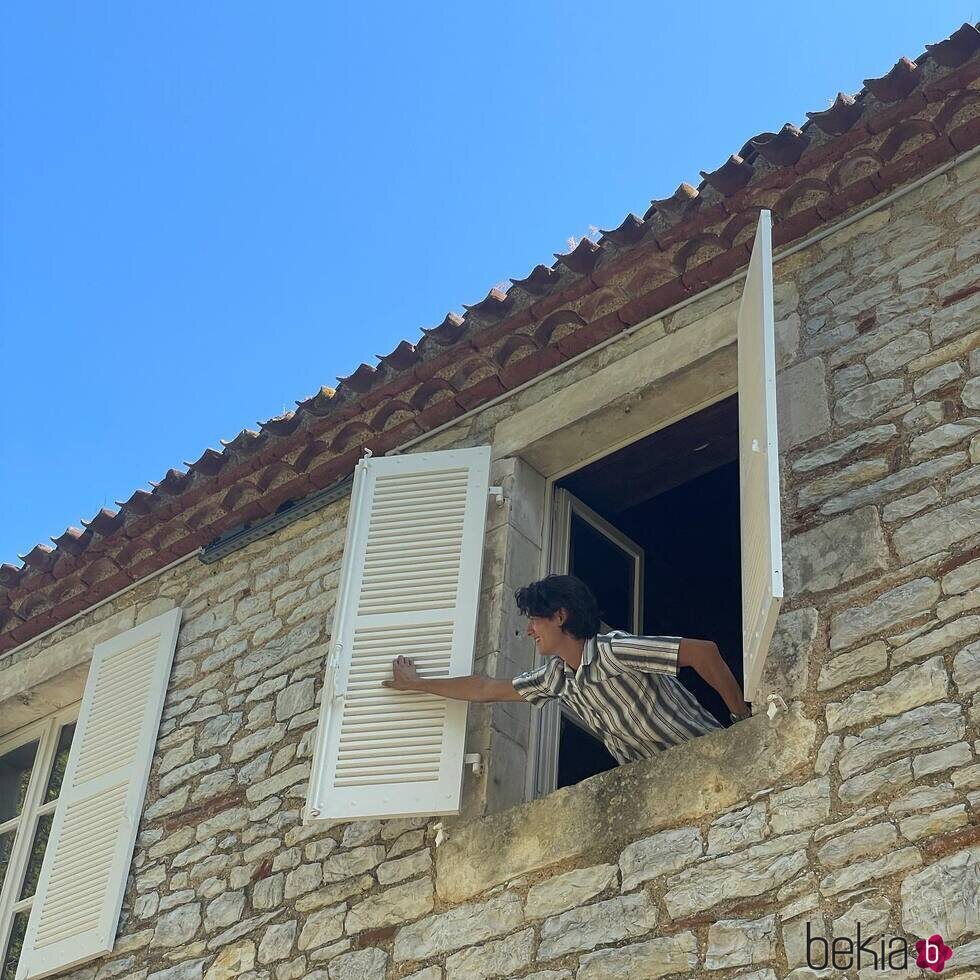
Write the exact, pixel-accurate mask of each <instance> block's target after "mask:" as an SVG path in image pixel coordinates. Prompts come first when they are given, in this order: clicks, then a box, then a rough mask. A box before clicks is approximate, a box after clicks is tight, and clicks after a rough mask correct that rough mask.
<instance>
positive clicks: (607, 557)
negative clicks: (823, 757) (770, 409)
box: [537, 395, 743, 792]
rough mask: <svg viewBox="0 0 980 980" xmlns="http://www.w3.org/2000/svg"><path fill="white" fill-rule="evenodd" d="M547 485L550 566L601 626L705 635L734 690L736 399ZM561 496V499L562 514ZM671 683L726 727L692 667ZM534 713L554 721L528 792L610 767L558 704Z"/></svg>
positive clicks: (738, 670) (737, 663)
mask: <svg viewBox="0 0 980 980" xmlns="http://www.w3.org/2000/svg"><path fill="white" fill-rule="evenodd" d="M555 490H556V506H555V507H554V508H553V511H554V525H553V530H552V538H553V544H554V547H553V548H552V570H553V571H567V572H569V573H571V574H573V575H577V576H578V577H579V578H581V579H583V580H584V581H585V582H586V583H587V584H588V585H589V586H590V588H591V589H592V590H593V592H594V593H595V594H596V598H597V599H598V602H599V610H600V616H601V617H602V620H603V628H604V629H605V628H613V629H626V630H628V631H630V632H637V633H642V634H645V635H669V636H688V637H694V638H697V639H706V640H714V642H715V643H717V644H718V647H719V650H720V651H721V655H722V657H723V658H724V659H725V661H726V662H727V664H728V666H729V667H730V668H731V670H732V673H733V674H734V675H735V678H736V680H737V681H738V682H739V683H740V684H741V683H742V673H743V667H742V631H741V568H740V559H741V554H740V552H741V542H740V533H739V478H738V401H737V396H736V395H731V396H730V397H728V398H725V399H723V400H722V401H720V402H716V403H715V404H714V405H711V406H709V407H707V408H705V409H703V410H702V411H700V412H696V413H694V414H692V415H689V416H687V417H686V418H684V419H681V420H680V421H678V422H676V423H674V424H673V425H670V426H667V427H666V428H664V429H661V430H658V431H657V432H654V433H652V434H651V435H649V436H646V437H645V438H643V439H640V440H638V441H637V442H634V443H632V444H630V445H629V446H626V447H625V448H623V449H620V450H618V451H616V452H614V453H611V454H610V455H608V456H605V457H602V458H601V459H599V460H596V461H595V462H593V463H590V464H589V465H587V466H585V467H583V468H582V469H580V470H576V471H575V472H574V473H571V474H569V475H567V476H565V477H563V478H562V479H561V480H559V481H557V482H556V484H555ZM562 491H564V492H565V494H566V495H568V496H569V497H570V498H571V500H572V504H571V507H570V511H571V513H570V515H567V516H566V515H564V514H563V510H564V509H565V508H563V506H561V504H560V503H559V500H560V498H561V496H562V494H561V492H562ZM562 522H564V526H563V527H559V526H558V525H559V524H561V523H562ZM637 578H638V579H639V588H637V587H636V586H637ZM680 680H681V682H682V683H683V684H684V685H685V686H686V687H687V688H688V689H689V690H691V691H692V692H693V693H694V695H695V697H697V699H698V700H699V701H700V702H701V704H702V705H703V706H704V707H705V708H707V709H708V710H709V711H710V712H711V713H712V714H713V715H714V716H715V717H716V718H717V719H718V720H719V722H721V723H722V724H728V717H729V716H728V711H727V709H726V707H725V704H724V702H723V701H722V699H721V697H720V696H719V695H718V694H717V693H716V692H715V691H714V690H712V689H711V687H710V686H708V685H707V684H706V683H705V682H704V681H702V680H701V678H700V677H699V676H698V675H697V674H696V673H695V672H694V671H693V670H690V669H684V670H682V671H681V674H680ZM542 710H543V711H544V712H547V711H549V710H551V711H553V712H559V711H560V717H559V716H556V718H555V720H554V721H552V722H551V728H550V731H549V725H548V722H547V720H546V719H544V718H542V722H541V723H542V729H541V732H542V737H541V740H542V751H541V752H540V753H539V763H538V764H539V773H538V780H537V784H538V785H537V789H538V792H549V791H550V790H551V789H552V788H558V787H561V786H567V785H571V784H573V783H576V782H579V781H581V780H582V779H585V778H587V777H588V776H591V775H595V774H596V773H599V772H603V771H605V770H606V769H609V768H612V766H613V765H614V764H615V763H614V760H612V757H611V756H610V755H609V753H608V752H606V750H605V747H604V746H603V745H602V744H601V742H599V740H598V739H597V738H595V737H594V736H593V735H591V734H590V733H589V732H588V730H587V729H586V728H585V727H584V726H583V725H582V723H581V721H580V720H579V719H576V718H574V716H572V715H571V713H570V712H568V711H567V709H565V708H564V707H563V706H561V707H559V706H558V705H555V706H554V707H552V706H551V705H548V706H546V707H545V708H544V709H542ZM549 752H550V753H553V754H555V755H556V756H557V758H556V759H555V758H549ZM549 766H550V773H549V772H548V767H549ZM551 774H553V775H551ZM549 783H550V785H549Z"/></svg>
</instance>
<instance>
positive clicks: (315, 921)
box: [296, 902, 347, 950]
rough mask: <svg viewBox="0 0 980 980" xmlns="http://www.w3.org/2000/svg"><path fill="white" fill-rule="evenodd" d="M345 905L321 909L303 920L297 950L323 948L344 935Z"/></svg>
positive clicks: (342, 903) (344, 903)
mask: <svg viewBox="0 0 980 980" xmlns="http://www.w3.org/2000/svg"><path fill="white" fill-rule="evenodd" d="M346 912H347V903H346V902H341V903H340V904H339V905H333V906H331V907H330V908H326V909H321V910H320V911H319V912H313V913H312V914H311V915H308V916H305V917H304V918H303V928H302V930H301V931H300V934H299V941H298V942H297V944H296V948H297V949H302V950H307V949H316V948H317V947H319V946H325V945H326V944H327V943H330V942H333V941H334V940H335V939H339V938H340V937H341V936H342V935H343V934H344V915H345V914H346Z"/></svg>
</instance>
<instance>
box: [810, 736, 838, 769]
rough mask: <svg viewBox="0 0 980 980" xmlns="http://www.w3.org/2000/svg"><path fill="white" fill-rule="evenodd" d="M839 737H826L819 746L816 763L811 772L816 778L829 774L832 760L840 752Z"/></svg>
mask: <svg viewBox="0 0 980 980" xmlns="http://www.w3.org/2000/svg"><path fill="white" fill-rule="evenodd" d="M840 742H841V739H840V735H828V736H827V737H826V738H825V739H824V740H823V742H821V744H820V748H819V749H818V750H817V761H816V762H815V763H814V766H813V771H814V772H815V773H816V774H817V775H818V776H826V775H827V773H828V772H830V767H831V766H832V765H833V762H834V759H836V758H837V753H838V751H839V750H840Z"/></svg>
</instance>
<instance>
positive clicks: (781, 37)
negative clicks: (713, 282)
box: [0, 0, 980, 562]
mask: <svg viewBox="0 0 980 980" xmlns="http://www.w3.org/2000/svg"><path fill="white" fill-rule="evenodd" d="M814 12H815V13H814ZM978 16H980V10H978V3H977V0H970V2H955V0H948V2H934V3H922V2H921V0H918V2H892V3H889V4H883V3H875V4H868V3H865V4H862V3H853V2H851V3H847V4H845V3H839V2H836V0H825V2H824V3H821V4H819V5H817V6H816V7H814V8H807V7H806V6H805V5H802V4H787V3H784V2H781V3H773V2H758V3H754V4H739V5H736V4H731V3H717V2H713V0H712V2H708V3H701V4H698V5H691V4H678V3H672V2H659V3H652V2H649V0H648V2H645V3H643V2H635V3H634V2H614V3H611V4H607V5H595V4H588V5H587V4H582V3H562V4H559V3H522V4H511V3H496V4H482V5H477V4H459V3H457V4H426V3H422V4H412V5H408V4H399V5H395V4H390V5H383V6H379V5H376V6H367V5H364V4H357V5H345V4H339V3H329V4H321V3H316V4H315V3H301V2H297V3H291V4H257V3H244V2H235V3H231V2H225V3H222V2H211V3H207V4H199V3H193V4H192V3H185V2H171V3H167V4H150V3H146V2H144V3H132V4H120V3H112V4H107V3H106V4H100V3H98V2H87V3H84V4H83V3H69V2H65V3H49V4H29V3H23V2H21V3H13V4H5V5H3V6H2V7H0V138H2V140H3V145H2V148H0V364H2V366H3V386H2V389H0V390H2V397H3V404H2V411H0V515H2V519H0V560H3V561H13V562H16V560H17V559H16V556H17V554H23V553H25V552H26V551H28V550H30V548H32V547H33V546H34V544H36V543H37V542H39V541H45V542H46V541H47V540H48V538H49V536H50V535H57V534H60V533H61V532H62V531H63V530H64V528H65V527H66V526H67V525H69V524H75V525H76V526H80V520H81V519H82V518H86V519H87V518H90V517H92V515H93V514H95V513H96V512H97V511H98V510H99V508H100V507H102V506H103V505H108V506H113V501H114V500H124V499H126V498H127V497H129V495H130V494H131V493H132V491H133V490H134V489H136V488H137V487H146V486H147V484H148V481H150V480H159V479H160V478H162V476H163V475H164V474H165V473H166V471H167V469H168V468H169V467H171V466H181V465H182V461H183V460H189V459H196V458H197V457H198V456H199V455H200V454H201V452H202V451H203V450H204V448H205V447H207V446H212V447H215V448H218V447H219V443H218V440H219V439H221V438H226V439H230V438H232V437H234V435H235V434H236V433H237V432H238V431H239V430H240V429H242V428H243V427H254V424H255V422H256V420H259V419H265V418H268V417H270V416H273V415H277V414H279V413H280V412H282V411H283V409H284V408H292V407H293V403H294V401H295V400H296V399H300V398H303V397H305V396H306V395H309V394H311V393H313V392H314V391H316V390H317V389H318V388H319V386H320V385H323V384H333V383H334V381H335V378H336V376H337V375H343V374H348V373H350V371H351V370H353V369H354V368H355V367H356V365H357V364H358V363H359V362H360V361H361V360H365V361H369V362H371V363H373V355H375V354H383V353H387V352H388V351H389V350H391V349H392V348H393V347H394V346H395V345H396V344H397V343H398V341H399V340H401V339H403V338H406V339H409V340H415V339H417V337H418V336H419V329H420V327H423V326H434V325H435V324H437V323H438V322H439V321H441V320H442V318H443V317H444V316H445V314H446V313H447V312H448V311H449V310H457V311H461V310H462V304H463V303H473V302H476V301H478V300H479V299H482V297H483V296H484V295H485V294H486V293H487V291H488V290H489V289H490V287H491V286H493V285H495V284H499V283H502V282H505V281H506V280H507V279H508V277H510V276H514V277H520V276H523V275H526V274H527V272H529V271H530V269H531V268H532V267H533V266H534V265H535V264H536V263H538V262H549V261H551V256H552V253H554V252H557V251H564V250H566V242H567V240H568V239H569V238H570V237H573V236H574V237H581V236H583V235H585V234H588V232H589V228H590V226H596V227H599V228H610V227H615V226H616V225H618V224H619V222H620V221H621V220H622V218H623V217H624V216H625V215H626V213H627V212H629V211H634V212H636V213H639V214H642V213H643V211H644V210H645V209H646V207H647V205H648V203H649V201H650V199H651V198H652V197H662V196H665V195H667V194H669V193H671V192H672V191H673V190H674V189H675V187H676V186H677V185H678V184H679V183H680V182H681V181H684V180H686V181H688V182H690V183H693V184H696V183H697V182H698V180H699V176H698V172H699V170H702V169H706V170H710V169H714V168H715V167H717V166H719V165H720V164H721V163H723V162H724V161H725V159H727V157H728V156H729V154H731V153H733V152H736V151H737V150H738V149H739V147H740V146H741V145H742V144H743V143H744V142H745V141H746V140H747V139H748V138H749V137H751V136H753V135H755V134H756V133H757V132H760V131H763V130H777V129H778V128H779V127H780V126H781V125H782V124H783V123H784V122H787V121H790V122H794V123H797V124H799V123H802V122H804V121H805V119H806V116H805V112H806V111H807V110H817V109H822V108H825V107H826V106H827V105H829V104H830V102H831V101H832V99H833V97H834V96H835V95H836V93H837V91H838V90H843V91H846V92H854V91H857V90H858V89H859V88H860V87H861V84H862V79H864V78H866V77H869V76H873V75H880V74H882V73H884V72H885V71H887V70H888V69H889V68H890V67H891V66H892V64H893V63H894V62H895V61H896V60H897V59H898V57H899V56H901V55H903V54H904V55H908V56H909V57H913V58H914V57H915V56H916V55H918V54H919V53H920V52H921V51H922V50H923V49H924V45H925V43H927V42H932V41H936V40H940V39H941V38H942V37H944V36H946V35H948V34H949V33H951V32H952V31H953V30H955V29H956V28H957V27H958V26H959V25H960V24H961V23H963V21H964V20H971V19H972V20H974V21H975V20H976V19H977V17H978Z"/></svg>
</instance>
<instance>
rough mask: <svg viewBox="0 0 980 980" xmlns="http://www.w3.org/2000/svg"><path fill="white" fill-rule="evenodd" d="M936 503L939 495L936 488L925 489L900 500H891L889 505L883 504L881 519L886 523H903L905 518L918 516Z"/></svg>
mask: <svg viewBox="0 0 980 980" xmlns="http://www.w3.org/2000/svg"><path fill="white" fill-rule="evenodd" d="M938 503H939V493H938V491H937V490H936V488H935V487H926V488H925V490H920V491H919V492H918V493H913V494H911V495H910V496H908V497H902V498H901V500H893V501H892V502H891V503H887V504H885V506H884V507H883V508H882V510H881V517H882V520H884V521H887V522H891V521H903V520H905V518H906V517H912V516H913V515H914V514H918V513H919V511H922V510H925V509H926V508H927V507H932V506H933V505H935V504H938Z"/></svg>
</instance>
